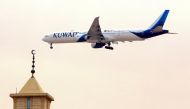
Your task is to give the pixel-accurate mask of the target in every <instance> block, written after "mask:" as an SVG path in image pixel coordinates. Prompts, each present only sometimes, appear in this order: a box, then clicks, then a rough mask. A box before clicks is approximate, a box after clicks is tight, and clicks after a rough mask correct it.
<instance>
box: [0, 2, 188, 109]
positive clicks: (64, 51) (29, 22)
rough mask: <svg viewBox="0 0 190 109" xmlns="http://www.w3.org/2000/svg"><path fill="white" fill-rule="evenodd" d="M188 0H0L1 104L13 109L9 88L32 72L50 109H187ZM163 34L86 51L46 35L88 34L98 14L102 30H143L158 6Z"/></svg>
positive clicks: (83, 46)
mask: <svg viewBox="0 0 190 109" xmlns="http://www.w3.org/2000/svg"><path fill="white" fill-rule="evenodd" d="M189 4H190V2H189V0H0V28H1V29H0V38H1V40H0V49H1V54H0V58H1V61H0V77H1V79H0V86H1V87H0V108H1V109H13V106H12V103H13V102H12V99H11V98H10V97H9V94H10V93H14V92H15V90H16V88H18V90H20V89H21V88H22V86H23V85H24V84H25V83H26V81H27V80H28V79H29V77H30V76H31V74H30V70H31V58H32V55H31V54H30V51H31V50H32V49H36V51H37V54H36V67H37V68H36V72H37V73H36V74H35V76H36V79H37V80H38V81H39V83H40V84H41V86H42V88H43V89H44V90H45V91H46V92H48V93H50V94H51V95H52V96H53V97H54V98H55V101H54V102H52V105H51V109H60V108H61V109H189V108H190V105H189V103H190V35H189V25H190V21H189V20H190V14H189V13H190V12H189V11H190V7H189ZM165 9H170V10H171V13H170V14H169V17H168V19H167V22H166V24H165V28H167V29H170V31H171V32H177V33H179V34H178V35H162V36H160V37H156V38H152V39H148V40H146V41H142V42H132V43H129V42H126V43H120V44H119V45H113V46H114V48H115V50H114V51H110V50H105V49H92V48H91V45H90V44H87V43H81V44H58V45H54V49H53V50H50V49H49V45H48V44H46V43H44V42H42V41H41V39H42V37H43V36H44V35H45V34H49V33H51V32H63V31H88V29H89V27H90V25H91V23H92V21H93V19H94V17H96V16H100V23H101V27H102V28H103V29H117V30H123V29H145V28H147V27H148V26H149V25H151V24H152V23H153V21H154V20H155V19H156V18H157V17H158V16H159V15H160V14H161V13H162V12H163V11H164V10H165Z"/></svg>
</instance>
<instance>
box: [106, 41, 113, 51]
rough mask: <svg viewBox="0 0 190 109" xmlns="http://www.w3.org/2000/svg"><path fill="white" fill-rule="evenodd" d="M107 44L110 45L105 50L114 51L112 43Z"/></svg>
mask: <svg viewBox="0 0 190 109" xmlns="http://www.w3.org/2000/svg"><path fill="white" fill-rule="evenodd" d="M107 44H108V45H107V46H105V49H109V50H113V47H111V43H110V42H109V43H107Z"/></svg>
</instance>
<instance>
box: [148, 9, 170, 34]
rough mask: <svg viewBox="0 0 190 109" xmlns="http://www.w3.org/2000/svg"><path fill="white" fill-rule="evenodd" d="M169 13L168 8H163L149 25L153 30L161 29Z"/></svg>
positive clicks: (159, 30) (158, 30)
mask: <svg viewBox="0 0 190 109" xmlns="http://www.w3.org/2000/svg"><path fill="white" fill-rule="evenodd" d="M168 14H169V10H165V11H164V12H163V13H162V14H161V15H160V16H159V17H158V19H157V20H156V21H155V22H154V23H153V24H152V25H151V26H150V27H149V29H151V30H153V31H154V32H161V31H162V30H163V26H164V23H165V21H166V18H167V16H168Z"/></svg>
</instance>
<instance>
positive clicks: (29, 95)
mask: <svg viewBox="0 0 190 109" xmlns="http://www.w3.org/2000/svg"><path fill="white" fill-rule="evenodd" d="M34 52H35V51H34V50H32V54H33V61H32V63H33V65H32V70H31V73H32V76H31V78H29V80H28V81H27V82H26V84H25V85H24V86H23V88H22V89H21V90H20V92H19V93H13V94H10V97H11V98H13V109H50V103H51V101H54V98H53V97H52V96H51V95H49V94H48V93H45V92H44V91H43V90H42V88H41V87H40V85H39V83H38V81H37V80H36V79H35V77H34V73H35V70H34V68H35V65H34V63H35V61H34V59H35V53H34Z"/></svg>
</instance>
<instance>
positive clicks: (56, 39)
mask: <svg viewBox="0 0 190 109" xmlns="http://www.w3.org/2000/svg"><path fill="white" fill-rule="evenodd" d="M102 33H103V36H104V38H105V42H117V41H122V42H124V41H130V42H132V41H142V40H144V39H143V38H140V37H138V36H137V35H135V34H133V33H131V32H130V31H104V32H102ZM86 34H87V33H86V32H62V33H53V34H50V35H46V36H45V37H44V38H43V41H45V42H48V43H76V42H89V43H95V42H97V40H87V35H86Z"/></svg>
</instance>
